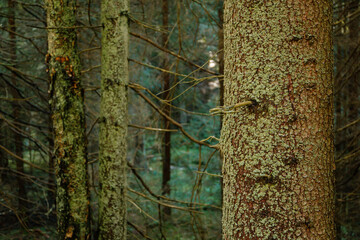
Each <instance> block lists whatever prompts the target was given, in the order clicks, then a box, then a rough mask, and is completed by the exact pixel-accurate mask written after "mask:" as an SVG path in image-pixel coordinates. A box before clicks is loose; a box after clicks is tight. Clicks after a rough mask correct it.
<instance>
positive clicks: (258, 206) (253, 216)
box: [221, 0, 335, 240]
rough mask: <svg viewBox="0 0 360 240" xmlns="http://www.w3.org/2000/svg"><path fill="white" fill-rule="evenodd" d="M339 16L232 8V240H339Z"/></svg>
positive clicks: (228, 86) (326, 5)
mask: <svg viewBox="0 0 360 240" xmlns="http://www.w3.org/2000/svg"><path fill="white" fill-rule="evenodd" d="M331 22H332V6H331V1H323V0H305V1H304V0H291V1H290V0H285V1H278V0H270V1H246V0H240V1H238V0H226V1H225V10H224V34H225V41H224V45H225V46H224V47H225V98H224V105H225V106H229V108H230V109H231V106H234V105H235V104H238V103H240V102H244V101H249V102H250V103H251V104H248V105H247V106H244V107H238V108H233V109H231V110H232V111H228V112H226V111H225V115H224V120H223V121H224V122H223V128H222V135H221V149H222V151H223V153H224V166H223V178H224V204H223V238H224V239H252V240H256V239H317V240H322V239H323V240H331V239H334V238H335V227H334V187H333V183H334V178H333V171H334V160H333V136H332V135H333V133H332V130H333V123H332V122H333V76H332V71H333V69H332V57H333V56H332V50H331V49H332V39H331V31H332V27H331Z"/></svg>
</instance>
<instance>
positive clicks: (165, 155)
mask: <svg viewBox="0 0 360 240" xmlns="http://www.w3.org/2000/svg"><path fill="white" fill-rule="evenodd" d="M162 25H163V28H164V29H167V27H168V26H169V3H168V0H162ZM168 37H169V36H168V33H167V32H163V33H162V35H161V42H162V46H163V47H164V48H167V43H168ZM162 68H163V69H165V70H169V56H168V55H167V54H166V53H165V57H164V62H163V66H162ZM162 81H163V91H164V94H163V99H164V100H165V101H166V100H169V99H170V74H169V73H166V72H164V73H163V74H162ZM163 111H164V113H165V114H166V115H168V116H171V107H170V106H169V105H168V104H164V106H163ZM163 125H164V129H170V121H169V120H168V119H167V118H165V117H164V118H163ZM162 150H163V151H162V168H163V169H162V185H161V189H162V195H164V196H170V190H171V189H170V185H169V184H170V179H171V168H170V165H171V132H164V136H163V139H162ZM163 214H164V217H165V218H166V217H168V216H170V215H171V208H169V207H163Z"/></svg>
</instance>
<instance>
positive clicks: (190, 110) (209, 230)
mask: <svg viewBox="0 0 360 240" xmlns="http://www.w3.org/2000/svg"><path fill="white" fill-rule="evenodd" d="M130 2H131V6H130V7H131V14H130V15H129V19H130V25H129V26H130V33H129V34H130V46H129V49H130V58H129V74H130V76H129V79H130V83H131V84H132V85H133V86H137V88H136V89H140V90H138V91H132V90H131V89H129V95H128V98H129V100H128V101H129V106H128V107H129V129H128V155H127V160H128V162H129V171H128V187H129V190H128V192H127V194H128V195H127V201H128V237H129V239H144V238H145V239H161V238H165V239H221V203H222V201H221V195H222V194H221V158H220V155H219V153H218V152H217V151H216V150H214V149H211V148H208V147H207V146H202V145H200V144H198V143H197V142H194V141H191V140H189V138H188V137H186V136H185V135H184V132H186V133H187V134H189V135H190V136H193V137H194V138H195V139H198V140H205V141H204V142H206V143H207V144H209V145H214V144H216V143H217V139H218V138H219V135H220V128H221V116H218V115H215V116H214V115H212V114H210V112H209V110H210V109H212V108H214V107H216V106H219V105H220V106H221V105H223V104H222V91H221V89H222V71H223V69H222V66H223V57H222V41H223V39H222V4H223V2H222V1H220V0H212V1H205V0H203V1H201V0H176V1H166V2H168V12H167V13H166V11H165V10H164V8H163V2H164V1H160V0H154V1H146V0H134V1H130ZM333 6H334V10H333V13H334V21H333V22H334V26H333V29H334V56H335V69H334V73H335V99H334V100H335V147H336V153H335V158H336V224H337V233H338V235H337V238H338V239H359V238H360V227H359V226H358V222H359V220H360V219H359V218H360V214H359V212H358V211H359V210H358V209H360V208H359V204H360V201H359V200H360V199H359V191H360V189H359V186H360V185H359V184H360V179H359V177H360V176H359V175H360V174H359V172H358V170H359V168H360V159H359V155H360V148H359V147H360V145H359V134H360V131H359V130H360V129H359V122H360V118H359V117H360V116H359V115H360V114H359V106H360V102H359V82H358V80H359V70H360V64H359V63H360V48H359V47H360V46H359V44H360V39H359V34H358V32H359V16H360V8H359V7H360V6H359V1H356V0H355V1H354V0H353V1H343V0H341V1H340V0H338V1H334V4H333ZM164 13H165V14H167V15H168V19H167V23H166V20H164V18H163V16H164ZM76 17H77V24H76V25H77V26H78V28H77V30H78V35H77V36H78V48H79V53H80V58H81V66H82V76H81V81H82V85H83V87H84V89H85V110H86V123H87V129H86V133H87V141H88V147H87V151H88V161H89V162H88V173H89V184H90V186H89V187H90V196H91V199H90V205H91V210H90V216H91V217H90V218H91V228H92V231H94V232H95V231H96V229H97V228H98V222H97V219H98V207H97V202H98V190H99V177H98V169H99V166H98V153H99V152H98V151H99V150H98V149H99V146H98V145H99V143H98V139H99V124H98V121H99V112H100V95H101V91H100V79H101V76H100V48H101V23H100V1H99V0H86V1H85V0H84V1H83V0H79V1H78V2H77V16H76ZM164 21H165V24H164ZM0 31H1V35H0V96H1V98H0V99H1V101H0V183H1V184H0V239H34V238H35V239H53V238H54V236H55V235H56V209H55V198H54V191H55V184H54V176H53V175H54V174H53V167H54V156H53V135H52V132H53V130H52V127H51V119H50V106H49V93H48V88H49V80H48V73H47V65H46V59H45V58H46V53H47V24H46V11H45V9H44V2H43V1H38V0H33V1H17V0H8V1H1V2H0ZM139 85H140V86H141V87H139ZM164 89H165V90H167V91H164ZM149 102H152V103H154V104H155V106H157V107H158V108H160V109H162V110H163V111H165V112H167V113H170V115H171V117H172V119H173V121H176V123H179V125H176V123H175V124H174V122H173V123H172V124H169V123H168V122H167V121H165V120H164V119H163V117H162V116H161V115H160V114H158V112H157V111H156V109H154V105H153V106H151V105H150V104H149ZM169 104H170V105H169ZM179 126H180V127H179ZM169 139H170V140H169ZM169 143H171V144H169ZM165 159H171V164H170V165H169V168H167V169H164V168H163V162H164V161H165ZM170 172H171V175H170ZM163 175H168V176H169V177H168V179H167V181H166V182H164V180H163ZM170 176H171V177H170ZM169 189H170V190H171V191H169ZM160 195H164V196H166V197H168V198H166V199H164V198H161V197H160Z"/></svg>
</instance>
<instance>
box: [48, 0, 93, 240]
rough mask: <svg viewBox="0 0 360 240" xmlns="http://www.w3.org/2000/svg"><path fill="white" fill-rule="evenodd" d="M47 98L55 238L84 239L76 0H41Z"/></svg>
mask: <svg viewBox="0 0 360 240" xmlns="http://www.w3.org/2000/svg"><path fill="white" fill-rule="evenodd" d="M46 7H47V26H48V28H49V29H48V55H47V57H46V61H47V62H48V63H49V74H50V91H49V92H50V104H51V113H52V116H51V117H52V121H53V122H52V124H53V129H54V151H55V159H56V160H55V161H56V166H55V172H56V182H57V190H56V206H57V218H58V235H59V239H88V237H89V218H88V215H89V194H88V178H87V153H86V145H87V144H86V134H85V113H84V90H83V88H82V87H81V84H80V70H81V69H80V59H79V55H78V51H77V43H76V42H77V38H76V31H77V30H76V28H74V26H76V12H75V9H76V1H75V0H47V1H46Z"/></svg>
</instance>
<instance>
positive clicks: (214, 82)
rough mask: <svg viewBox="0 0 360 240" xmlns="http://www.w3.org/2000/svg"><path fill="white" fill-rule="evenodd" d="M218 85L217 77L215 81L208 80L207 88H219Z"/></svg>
mask: <svg viewBox="0 0 360 240" xmlns="http://www.w3.org/2000/svg"><path fill="white" fill-rule="evenodd" d="M219 87H220V82H219V79H216V80H215V81H211V82H209V88H210V89H211V90H213V89H215V88H219Z"/></svg>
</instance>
